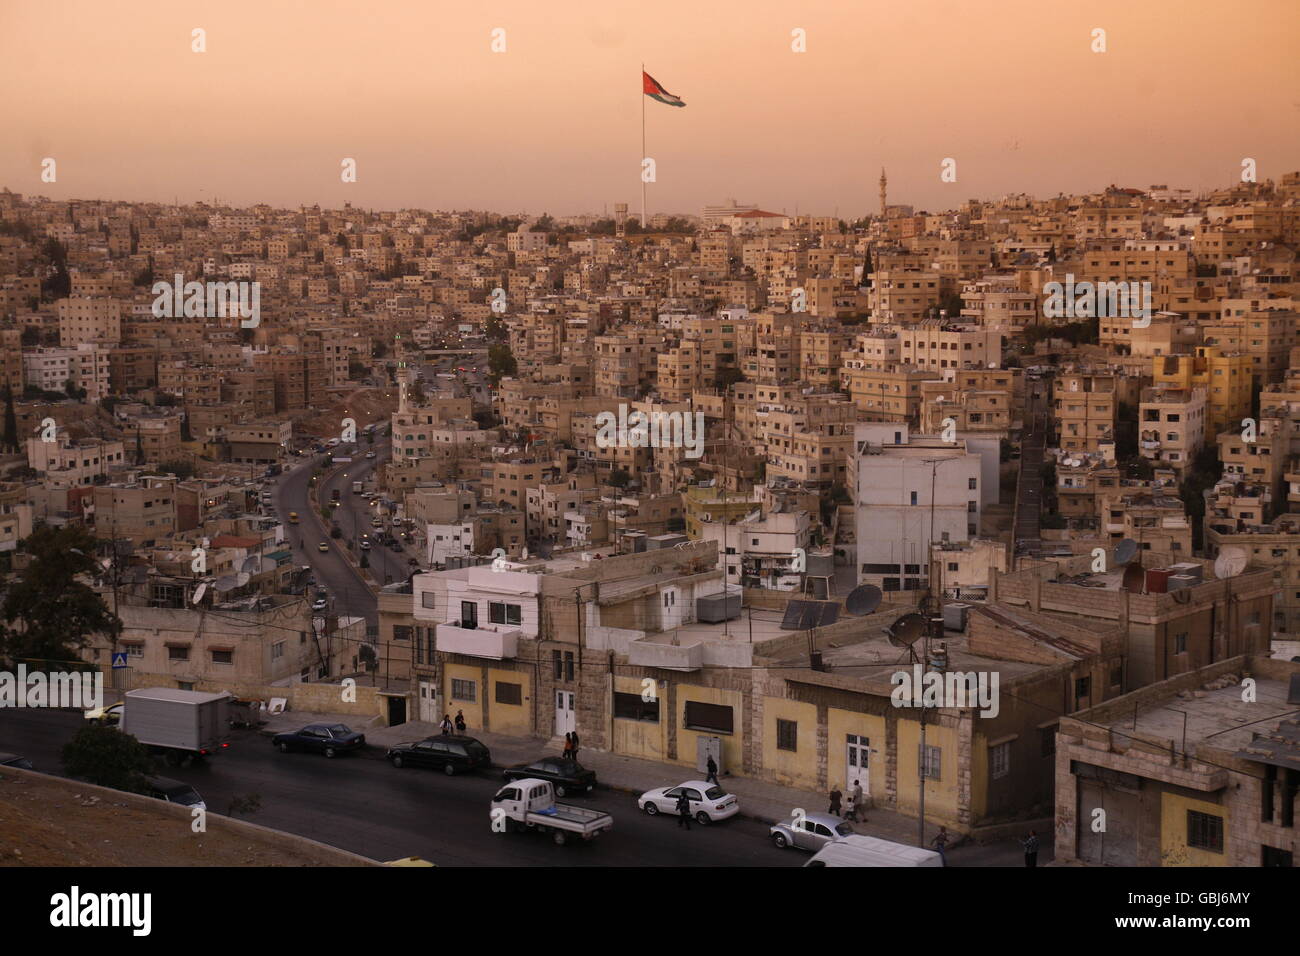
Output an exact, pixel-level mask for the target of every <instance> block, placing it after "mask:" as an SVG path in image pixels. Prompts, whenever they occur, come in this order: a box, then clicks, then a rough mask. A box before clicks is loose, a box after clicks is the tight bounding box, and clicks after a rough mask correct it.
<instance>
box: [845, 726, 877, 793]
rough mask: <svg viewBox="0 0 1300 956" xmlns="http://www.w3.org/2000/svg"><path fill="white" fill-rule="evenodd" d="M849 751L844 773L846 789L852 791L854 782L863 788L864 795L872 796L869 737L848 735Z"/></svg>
mask: <svg viewBox="0 0 1300 956" xmlns="http://www.w3.org/2000/svg"><path fill="white" fill-rule="evenodd" d="M846 739H847V747H846V749H847V750H848V754H847V759H846V763H845V772H844V789H845V790H852V789H853V784H854V781H856V782H857V784H858V786H860V787H861V788H862V795H863V796H864V797H869V796H870V795H871V774H870V773H868V771H869V770H870V759H871V740H870V738H867V737H859V736H858V735H857V734H848V735H847V738H846Z"/></svg>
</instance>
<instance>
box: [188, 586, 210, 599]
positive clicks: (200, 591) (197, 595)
mask: <svg viewBox="0 0 1300 956" xmlns="http://www.w3.org/2000/svg"><path fill="white" fill-rule="evenodd" d="M207 593H208V583H207V582H206V581H204V582H203V583H202V584H200V585H199V586H198V587H196V588H195V589H194V597H192V598H190V603H191V604H198V603H199V602H200V601H202V600H203V595H205V594H207Z"/></svg>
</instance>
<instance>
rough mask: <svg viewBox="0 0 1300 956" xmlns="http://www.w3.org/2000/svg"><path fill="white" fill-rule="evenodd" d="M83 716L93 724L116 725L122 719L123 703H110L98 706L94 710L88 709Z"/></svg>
mask: <svg viewBox="0 0 1300 956" xmlns="http://www.w3.org/2000/svg"><path fill="white" fill-rule="evenodd" d="M81 716H82V717H84V718H85V719H86V720H88V721H90V723H92V724H108V725H109V726H116V725H117V723H118V721H120V720H121V719H122V705H121V704H109V705H107V706H105V707H96V708H94V709H93V710H88V711H86V712H85V713H83V714H82V715H81Z"/></svg>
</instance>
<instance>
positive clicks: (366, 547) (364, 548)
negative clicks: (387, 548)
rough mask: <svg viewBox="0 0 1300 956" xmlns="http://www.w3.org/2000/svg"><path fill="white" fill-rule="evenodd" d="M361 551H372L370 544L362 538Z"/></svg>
mask: <svg viewBox="0 0 1300 956" xmlns="http://www.w3.org/2000/svg"><path fill="white" fill-rule="evenodd" d="M361 550H362V551H369V550H370V542H369V541H367V540H366V539H365V538H362V539H361Z"/></svg>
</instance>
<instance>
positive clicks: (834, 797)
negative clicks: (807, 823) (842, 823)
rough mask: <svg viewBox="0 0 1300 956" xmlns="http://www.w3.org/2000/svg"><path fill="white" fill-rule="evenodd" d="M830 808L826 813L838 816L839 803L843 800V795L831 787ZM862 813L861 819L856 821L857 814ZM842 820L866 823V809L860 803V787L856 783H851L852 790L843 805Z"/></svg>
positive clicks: (837, 788) (838, 789)
mask: <svg viewBox="0 0 1300 956" xmlns="http://www.w3.org/2000/svg"><path fill="white" fill-rule="evenodd" d="M830 797H831V808H830V809H829V810H827V811H826V812H827V813H833V814H835V816H837V817H838V816H839V815H840V803H841V801H843V800H844V794H842V793H840V788H839V787H831V793H830ZM859 812H861V813H862V819H861V820H859V819H858V813H859ZM844 819H845V820H852V821H853V822H854V823H866V822H867V808H866V806H865V805H864V804H863V803H862V786H861V784H859V783H858V781H856V780H854V781H853V789H852V790H850V791H849V797H848V801H847V802H846V803H845V804H844Z"/></svg>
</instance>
